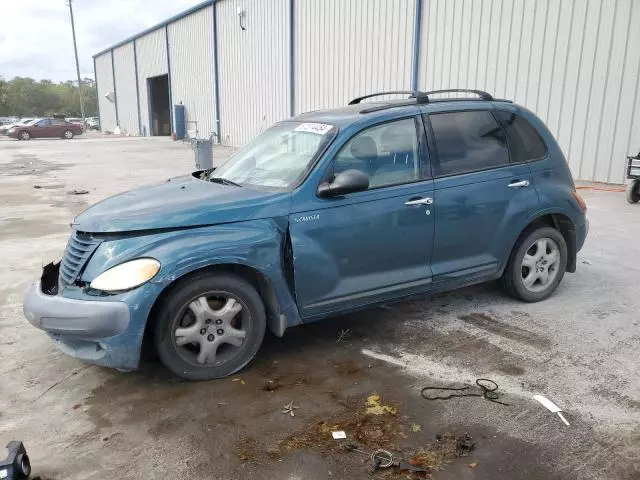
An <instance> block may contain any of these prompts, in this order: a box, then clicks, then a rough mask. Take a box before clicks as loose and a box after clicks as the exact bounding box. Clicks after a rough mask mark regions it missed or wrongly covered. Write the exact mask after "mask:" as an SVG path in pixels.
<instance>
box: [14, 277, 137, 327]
mask: <svg viewBox="0 0 640 480" xmlns="http://www.w3.org/2000/svg"><path fill="white" fill-rule="evenodd" d="M23 310H24V316H25V317H26V318H27V320H28V321H29V323H31V325H33V326H34V327H37V328H39V329H41V330H45V331H46V332H48V333H50V334H54V335H65V336H69V337H73V338H76V339H95V338H108V337H113V336H115V335H118V334H120V333H122V332H124V331H125V330H126V329H127V327H128V326H129V320H130V318H129V307H128V305H127V304H126V303H122V302H104V301H103V302H100V301H90V300H75V299H71V298H65V297H62V296H60V295H45V294H44V293H42V290H41V288H40V282H36V283H34V284H33V285H32V286H31V288H30V289H29V291H28V292H27V296H26V298H25V300H24V307H23Z"/></svg>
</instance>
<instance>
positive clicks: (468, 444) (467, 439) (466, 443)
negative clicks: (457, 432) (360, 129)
mask: <svg viewBox="0 0 640 480" xmlns="http://www.w3.org/2000/svg"><path fill="white" fill-rule="evenodd" d="M471 440H472V438H471V435H469V434H468V433H465V434H464V435H463V436H461V437H456V452H457V453H458V456H460V457H465V456H467V455H469V453H470V452H471V450H473V449H474V447H475V446H476V444H475V443H474V442H472V441H471Z"/></svg>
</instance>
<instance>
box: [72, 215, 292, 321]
mask: <svg viewBox="0 0 640 480" xmlns="http://www.w3.org/2000/svg"><path fill="white" fill-rule="evenodd" d="M287 227H288V219H287V218H286V217H276V218H268V219H259V220H250V221H246V222H238V223H230V224H223V225H214V226H207V227H198V228H188V229H182V230H176V231H171V232H162V233H152V234H150V235H144V234H142V235H136V236H125V237H124V238H117V236H114V237H107V238H105V240H104V241H103V242H102V243H101V244H100V246H99V247H98V249H97V250H96V252H95V253H94V254H93V256H92V258H91V260H90V261H89V264H88V265H87V267H86V269H85V271H84V273H83V275H82V281H83V282H90V281H91V280H93V279H94V278H95V277H97V275H99V274H100V273H102V272H104V271H105V270H107V269H109V268H111V267H113V266H115V265H118V264H120V263H123V262H125V261H127V260H131V259H134V258H138V257H152V258H155V259H157V260H158V261H160V263H161V269H160V272H159V273H158V274H157V275H156V277H154V278H153V279H152V280H151V281H150V282H149V283H148V284H147V285H146V286H143V287H141V288H145V289H148V290H149V292H153V293H152V295H154V298H153V301H154V302H155V300H156V298H157V297H158V296H159V295H160V293H161V292H162V291H163V290H164V288H166V287H167V286H168V285H170V284H171V283H173V282H174V281H176V280H177V279H179V278H181V277H183V276H184V275H187V274H189V273H191V272H194V271H196V270H199V269H201V268H205V267H211V266H215V265H222V264H231V265H243V266H246V267H250V268H252V269H254V270H256V271H258V272H260V273H261V274H262V275H263V276H264V277H266V278H267V280H268V281H269V283H270V286H271V288H272V289H273V291H274V293H275V296H276V299H277V302H278V307H279V310H280V312H279V313H280V314H281V315H285V316H286V326H293V325H297V324H299V323H301V321H300V316H299V314H298V309H297V305H296V303H295V299H294V295H293V292H292V291H291V290H290V288H289V284H288V283H287V280H286V275H285V272H284V271H283V268H284V261H283V252H284V245H285V242H286V236H287ZM149 287H151V288H149ZM152 304H153V303H152ZM147 314H148V313H147Z"/></svg>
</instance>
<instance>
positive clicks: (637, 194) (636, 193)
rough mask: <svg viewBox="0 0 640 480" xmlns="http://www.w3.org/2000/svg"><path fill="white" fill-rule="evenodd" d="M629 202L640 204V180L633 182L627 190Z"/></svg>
mask: <svg viewBox="0 0 640 480" xmlns="http://www.w3.org/2000/svg"><path fill="white" fill-rule="evenodd" d="M625 196H626V197H627V202H629V203H638V202H639V201H640V178H636V179H635V180H632V181H631V183H630V184H629V185H627V189H626V190H625Z"/></svg>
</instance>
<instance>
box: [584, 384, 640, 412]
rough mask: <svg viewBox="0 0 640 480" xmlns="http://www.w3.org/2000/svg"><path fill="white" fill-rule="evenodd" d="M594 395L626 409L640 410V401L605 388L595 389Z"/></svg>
mask: <svg viewBox="0 0 640 480" xmlns="http://www.w3.org/2000/svg"><path fill="white" fill-rule="evenodd" d="M593 393H595V394H596V395H599V396H601V397H602V398H606V399H607V400H610V401H612V402H615V403H617V404H618V405H621V406H622V407H624V408H628V409H630V410H640V401H638V400H636V399H634V398H631V397H630V396H628V395H622V394H620V393H618V392H614V391H611V390H608V389H605V388H596V389H593Z"/></svg>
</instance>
